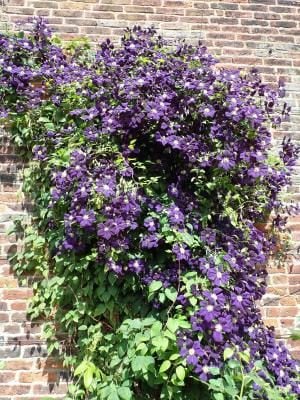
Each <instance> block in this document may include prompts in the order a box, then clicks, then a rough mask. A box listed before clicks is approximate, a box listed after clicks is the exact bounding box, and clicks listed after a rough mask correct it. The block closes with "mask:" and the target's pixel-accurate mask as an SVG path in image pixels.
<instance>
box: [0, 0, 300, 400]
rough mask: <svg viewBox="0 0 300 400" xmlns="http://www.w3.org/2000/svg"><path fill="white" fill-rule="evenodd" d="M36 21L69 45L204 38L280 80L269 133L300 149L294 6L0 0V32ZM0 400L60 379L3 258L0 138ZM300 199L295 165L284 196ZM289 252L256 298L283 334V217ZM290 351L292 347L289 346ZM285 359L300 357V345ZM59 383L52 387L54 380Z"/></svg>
mask: <svg viewBox="0 0 300 400" xmlns="http://www.w3.org/2000/svg"><path fill="white" fill-rule="evenodd" d="M33 15H41V16H45V17H47V18H48V20H49V22H50V24H51V25H52V27H53V28H54V30H55V31H57V32H58V33H59V34H60V35H63V36H64V37H65V38H66V39H68V38H70V37H74V36H89V37H90V38H91V39H92V40H94V41H95V40H98V39H99V38H100V39H103V38H106V37H110V38H112V39H113V40H115V41H118V38H119V37H120V35H121V34H122V30H123V29H124V28H125V27H128V26H132V25H135V24H138V25H142V26H151V25H154V27H155V28H156V29H157V30H159V31H160V32H161V33H163V34H164V36H165V37H168V38H185V39H187V41H189V42H195V41H198V40H201V41H203V43H205V44H206V45H207V46H208V48H209V50H210V51H211V52H212V53H213V54H215V55H216V56H217V57H218V58H219V59H220V60H221V62H222V63H223V64H224V65H227V66H239V67H243V68H247V67H249V66H254V65H255V66H257V67H258V68H259V70H260V71H261V73H262V74H263V78H264V80H265V81H268V82H276V81H278V79H279V77H283V78H284V79H285V81H286V82H287V89H288V97H289V98H288V102H289V103H290V104H291V106H292V115H291V121H290V122H289V123H286V124H285V126H283V127H282V129H281V131H280V132H277V133H276V134H274V140H275V142H276V141H278V140H280V139H281V138H282V137H283V136H284V135H290V136H291V137H292V138H293V139H294V140H295V141H298V142H300V0H231V1H230V0H227V1H226V0H225V1H223V0H219V1H217V0H215V1H213V0H206V1H205V0H202V1H197V0H81V1H69V0H53V1H48V0H45V1H44V0H0V30H2V31H3V30H5V29H6V28H7V27H10V28H15V23H16V22H18V21H23V22H24V21H26V20H27V19H28V17H30V16H33ZM0 136H1V138H0V140H1V145H0V146H1V148H0V153H1V154H0V400H21V399H22V400H25V399H27V400H37V399H42V398H43V397H48V396H49V393H52V395H53V398H55V399H59V398H63V393H64V392H65V390H66V384H67V383H66V381H65V380H64V373H63V372H62V371H61V370H60V366H59V365H57V363H56V362H55V360H53V359H51V358H46V351H45V346H44V345H43V341H42V340H41V339H40V337H39V332H40V324H39V323H36V324H35V325H33V324H31V323H30V322H29V321H28V320H27V318H26V304H27V301H28V299H29V298H30V295H31V290H30V289H29V288H28V287H29V285H28V282H27V284H26V283H25V284H24V286H20V284H19V283H18V281H17V280H16V279H15V278H14V276H13V274H12V273H11V271H10V267H9V264H8V262H7V253H8V252H9V251H10V250H11V249H12V248H13V247H14V246H16V244H15V243H16V240H15V239H14V238H12V237H10V238H9V237H8V236H7V234H6V229H7V227H8V226H9V225H10V224H11V220H12V219H13V218H14V217H15V216H18V215H20V214H23V213H24V204H23V200H22V197H21V196H20V195H18V194H17V190H18V188H19V186H20V170H21V168H22V166H21V164H20V162H19V160H18V157H17V156H16V155H15V154H14V151H13V149H12V148H11V146H10V144H9V140H8V138H7V137H6V135H5V133H4V132H0ZM290 192H291V194H292V196H293V198H294V199H295V200H296V201H300V167H298V171H296V173H295V176H294V184H293V187H292V188H291V190H290ZM290 227H291V231H292V235H293V240H294V250H293V252H292V253H293V254H292V255H291V258H290V261H289V262H288V263H287V264H286V265H285V267H281V268H277V267H275V266H270V277H269V281H270V287H269V290H268V294H267V295H266V296H265V298H264V300H263V304H264V306H263V314H264V317H265V321H266V324H268V325H272V326H274V327H275V328H276V332H277V336H278V337H283V338H285V337H286V334H287V333H288V332H289V330H290V329H292V328H294V327H295V326H296V324H297V322H296V318H295V317H296V315H297V314H299V311H300V261H299V260H297V247H298V245H299V244H300V217H294V218H293V219H291V220H290ZM289 345H291V344H289ZM292 352H293V354H294V355H295V356H297V357H299V358H300V344H299V342H298V343H294V344H293V346H292ZM59 381H60V384H59V385H57V382H59Z"/></svg>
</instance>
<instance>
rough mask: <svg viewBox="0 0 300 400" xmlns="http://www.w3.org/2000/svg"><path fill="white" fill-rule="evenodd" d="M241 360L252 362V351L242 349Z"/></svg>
mask: <svg viewBox="0 0 300 400" xmlns="http://www.w3.org/2000/svg"><path fill="white" fill-rule="evenodd" d="M239 356H240V358H241V360H243V361H245V363H247V364H248V363H249V362H250V352H249V351H248V350H245V351H242V352H240V353H239Z"/></svg>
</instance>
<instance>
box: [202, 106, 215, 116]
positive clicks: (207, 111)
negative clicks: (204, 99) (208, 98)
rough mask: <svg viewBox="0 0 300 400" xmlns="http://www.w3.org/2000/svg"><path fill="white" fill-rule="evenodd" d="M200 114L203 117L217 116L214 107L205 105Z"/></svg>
mask: <svg viewBox="0 0 300 400" xmlns="http://www.w3.org/2000/svg"><path fill="white" fill-rule="evenodd" d="M200 112H201V113H202V115H204V117H211V118H212V117H213V116H214V115H215V112H216V110H215V109H214V107H212V106H211V105H209V104H208V105H204V106H203V107H202V108H201V109H200Z"/></svg>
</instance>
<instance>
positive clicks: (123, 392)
mask: <svg viewBox="0 0 300 400" xmlns="http://www.w3.org/2000/svg"><path fill="white" fill-rule="evenodd" d="M118 395H119V396H120V398H121V399H122V400H130V399H132V392H131V390H130V389H129V388H128V387H124V386H122V387H120V388H119V389H118Z"/></svg>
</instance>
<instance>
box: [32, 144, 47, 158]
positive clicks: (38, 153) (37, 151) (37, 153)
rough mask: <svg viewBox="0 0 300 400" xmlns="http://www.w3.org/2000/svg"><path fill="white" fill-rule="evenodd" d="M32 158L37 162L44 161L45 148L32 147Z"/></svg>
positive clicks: (45, 155) (45, 156)
mask: <svg viewBox="0 0 300 400" xmlns="http://www.w3.org/2000/svg"><path fill="white" fill-rule="evenodd" d="M33 158H34V159H35V160H38V161H45V160H46V159H47V148H46V147H45V146H40V145H37V146H34V147H33Z"/></svg>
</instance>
